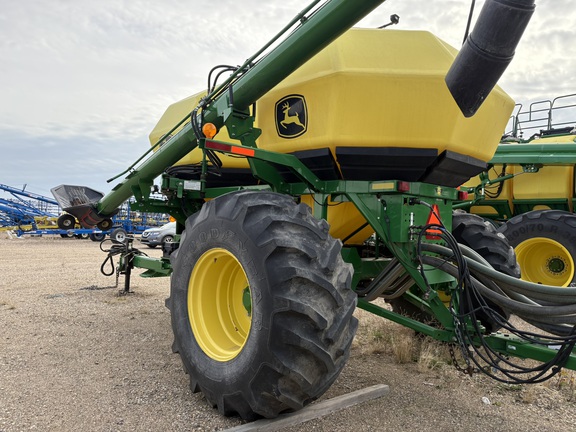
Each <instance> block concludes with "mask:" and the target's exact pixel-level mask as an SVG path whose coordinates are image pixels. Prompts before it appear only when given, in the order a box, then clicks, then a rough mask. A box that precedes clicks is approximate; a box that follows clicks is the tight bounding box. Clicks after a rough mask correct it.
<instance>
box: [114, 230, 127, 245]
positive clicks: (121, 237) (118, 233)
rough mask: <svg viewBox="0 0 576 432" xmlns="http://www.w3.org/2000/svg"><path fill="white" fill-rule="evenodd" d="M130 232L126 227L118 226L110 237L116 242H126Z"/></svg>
mask: <svg viewBox="0 0 576 432" xmlns="http://www.w3.org/2000/svg"><path fill="white" fill-rule="evenodd" d="M127 235H128V233H127V232H126V230H125V229H124V228H116V229H114V230H113V231H112V232H111V233H110V238H111V239H112V241H115V242H116V243H124V242H125V241H126V237H127Z"/></svg>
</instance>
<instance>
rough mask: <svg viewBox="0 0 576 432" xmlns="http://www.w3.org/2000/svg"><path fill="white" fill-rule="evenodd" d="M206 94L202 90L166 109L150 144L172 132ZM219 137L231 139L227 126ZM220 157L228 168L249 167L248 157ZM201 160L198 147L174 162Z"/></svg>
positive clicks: (152, 134)
mask: <svg viewBox="0 0 576 432" xmlns="http://www.w3.org/2000/svg"><path fill="white" fill-rule="evenodd" d="M205 95H206V92H200V93H197V94H195V95H192V96H189V97H187V98H186V99H182V100H181V101H178V102H176V103H173V104H172V105H170V106H169V107H168V108H167V109H166V111H165V112H164V114H163V115H162V117H160V120H158V123H156V126H154V129H152V132H150V135H149V136H148V138H149V140H150V145H155V144H156V143H157V142H158V141H160V138H162V137H163V136H164V135H166V134H167V133H168V132H170V130H171V129H172V128H173V127H174V126H175V125H176V124H178V122H179V121H180V120H182V119H183V118H184V117H186V116H189V115H190V113H191V112H192V110H193V109H194V108H196V106H197V105H198V103H199V102H200V99H201V98H202V97H204V96H205ZM182 127H184V125H182V126H180V127H179V128H178V129H176V130H175V131H174V132H173V133H172V135H174V134H175V133H177V132H178V131H180V129H182ZM218 139H219V140H221V141H230V140H231V139H230V137H229V136H228V133H227V132H226V129H225V128H224V129H222V130H221V131H219V132H218ZM219 157H220V158H221V159H222V160H223V165H224V166H225V167H227V168H245V169H248V162H246V159H244V158H237V157H230V156H228V155H224V154H223V155H220V156H219ZM201 160H202V151H201V150H200V149H198V148H197V149H195V150H193V151H191V152H190V153H188V154H187V155H186V156H184V157H183V158H182V159H180V160H179V161H178V162H177V163H176V164H174V166H184V165H195V164H197V163H199V162H200V161H201Z"/></svg>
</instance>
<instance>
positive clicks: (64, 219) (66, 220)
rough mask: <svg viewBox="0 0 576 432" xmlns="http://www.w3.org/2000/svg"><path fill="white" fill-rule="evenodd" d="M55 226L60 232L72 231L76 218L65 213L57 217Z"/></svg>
mask: <svg viewBox="0 0 576 432" xmlns="http://www.w3.org/2000/svg"><path fill="white" fill-rule="evenodd" d="M57 224H58V228H60V229H62V230H70V229H74V226H76V218H75V217H74V216H72V215H71V214H68V213H65V214H62V215H60V216H59V217H58V221H57Z"/></svg>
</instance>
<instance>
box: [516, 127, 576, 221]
mask: <svg viewBox="0 0 576 432" xmlns="http://www.w3.org/2000/svg"><path fill="white" fill-rule="evenodd" d="M575 141H576V136H574V135H563V136H550V137H545V138H537V139H534V140H532V141H530V143H529V144H547V143H554V144H562V143H565V144H574V142H575ZM511 145H513V144H511ZM515 170H516V171H515V172H516V173H520V172H522V168H521V167H515ZM513 195H514V200H538V199H541V200H557V201H561V202H563V203H565V204H566V205H568V207H569V208H570V210H571V211H572V198H573V197H574V165H569V166H544V167H542V168H541V169H540V170H539V171H538V172H537V173H534V174H525V175H519V176H517V177H515V178H514V189H513ZM548 208H549V207H548V206H546V205H540V206H536V207H534V210H541V209H548Z"/></svg>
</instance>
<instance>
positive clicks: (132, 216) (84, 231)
mask: <svg viewBox="0 0 576 432" xmlns="http://www.w3.org/2000/svg"><path fill="white" fill-rule="evenodd" d="M0 190H1V191H4V192H6V193H7V194H8V195H9V196H10V197H11V198H10V199H5V198H0V224H1V225H0V226H1V227H2V228H3V229H5V230H11V231H13V232H14V233H15V234H16V235H17V236H19V237H20V236H25V235H34V236H42V235H59V236H61V237H64V238H78V239H87V238H90V239H91V240H93V241H101V240H102V239H104V238H105V237H106V235H109V236H111V237H112V238H114V239H115V240H118V241H123V240H124V239H125V238H126V236H127V235H137V234H142V233H143V232H144V231H145V230H147V229H149V228H152V227H157V226H161V225H162V224H164V223H167V222H168V220H169V217H168V216H167V215H165V214H152V213H143V212H134V211H132V209H131V200H127V201H126V202H125V203H123V204H122V205H121V206H120V208H119V210H118V213H117V214H116V215H114V217H112V219H111V221H112V224H111V226H110V228H109V229H107V230H101V229H99V228H97V227H90V228H86V227H82V226H81V225H80V224H79V223H77V222H76V220H75V219H74V218H73V217H71V216H70V215H66V213H62V210H61V207H60V205H59V203H58V202H57V201H56V200H54V199H53V198H50V197H46V196H43V195H40V194H38V193H34V192H30V191H27V190H25V188H23V189H19V188H15V187H13V186H8V185H4V184H0Z"/></svg>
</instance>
